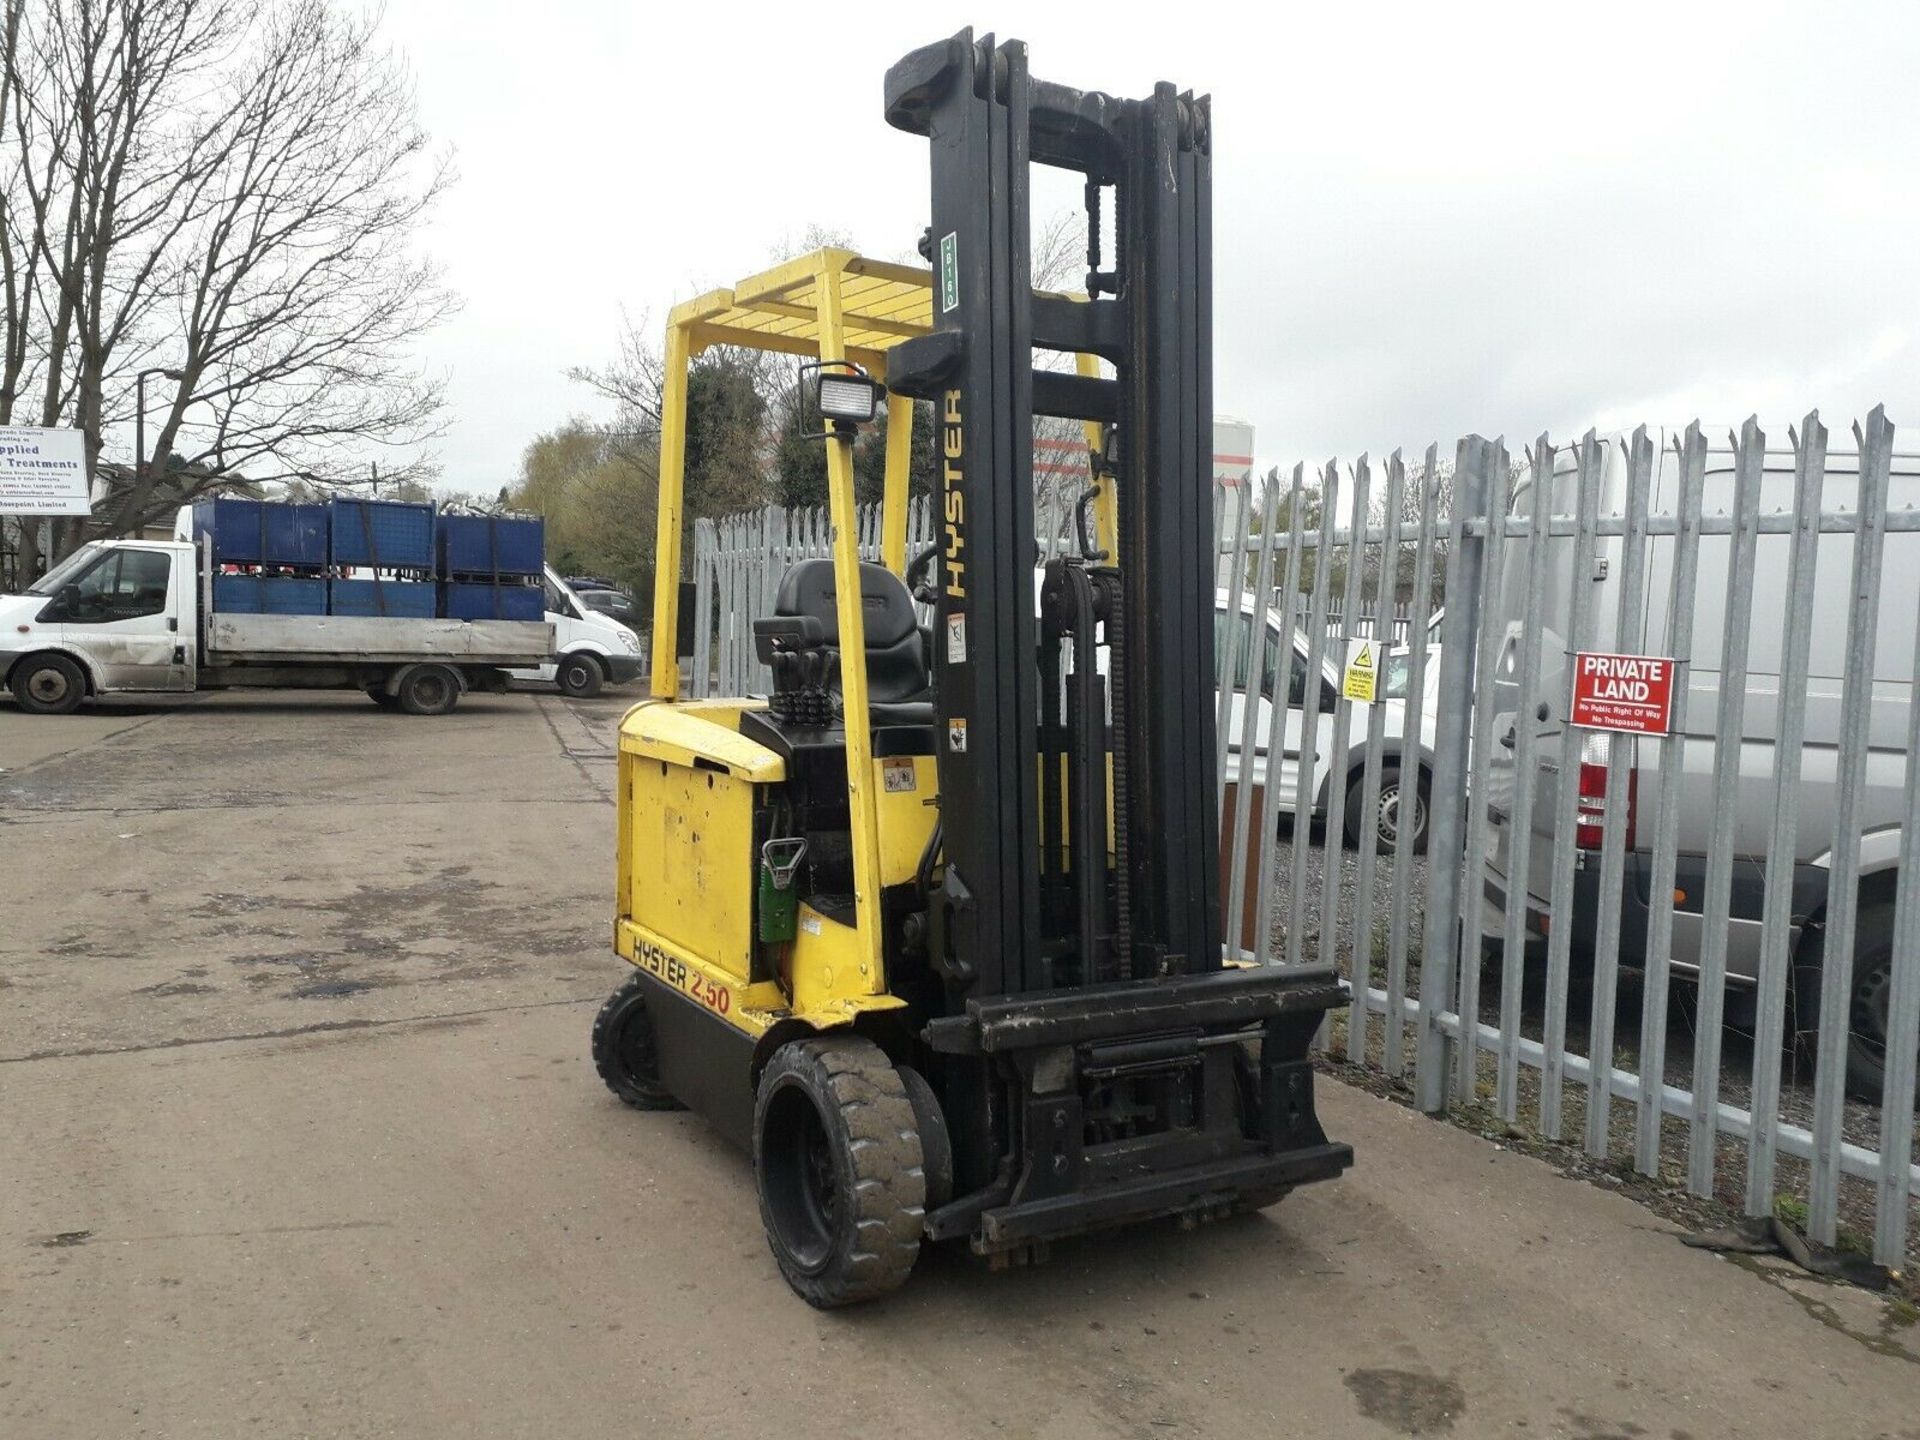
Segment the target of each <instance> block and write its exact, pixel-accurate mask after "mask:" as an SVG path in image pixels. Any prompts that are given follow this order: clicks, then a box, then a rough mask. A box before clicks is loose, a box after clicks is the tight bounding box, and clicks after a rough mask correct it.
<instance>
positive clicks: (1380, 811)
mask: <svg viewBox="0 0 1920 1440" xmlns="http://www.w3.org/2000/svg"><path fill="white" fill-rule="evenodd" d="M1418 774H1419V783H1418V784H1417V785H1415V786H1413V787H1412V788H1411V789H1408V788H1407V787H1404V786H1402V785H1401V783H1400V767H1399V766H1397V765H1382V766H1381V767H1380V804H1379V805H1378V807H1376V809H1375V810H1374V813H1373V816H1372V820H1373V823H1372V824H1371V825H1368V823H1367V819H1368V817H1367V816H1365V815H1363V814H1362V813H1361V810H1362V808H1363V806H1364V805H1365V804H1366V798H1367V796H1366V788H1367V787H1366V777H1365V776H1364V775H1361V776H1358V777H1356V778H1355V779H1354V782H1353V788H1352V789H1351V790H1349V791H1347V820H1346V831H1347V843H1348V844H1349V845H1351V846H1353V848H1354V849H1356V850H1358V849H1359V848H1360V837H1361V835H1362V834H1364V833H1365V832H1366V831H1367V830H1369V829H1371V830H1372V831H1373V834H1374V843H1375V844H1376V845H1377V846H1378V847H1379V849H1380V852H1381V853H1382V854H1386V855H1391V854H1392V853H1393V851H1394V848H1395V847H1396V846H1397V845H1398V844H1399V836H1400V827H1401V826H1402V825H1408V826H1410V827H1411V828H1410V829H1409V830H1408V832H1407V846H1408V848H1409V849H1410V850H1411V851H1412V853H1413V854H1415V855H1424V854H1425V853H1426V850H1427V811H1428V805H1427V800H1428V790H1429V786H1428V782H1427V772H1426V771H1425V770H1424V769H1422V770H1420V771H1419V772H1418Z"/></svg>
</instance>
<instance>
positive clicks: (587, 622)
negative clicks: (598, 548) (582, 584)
mask: <svg viewBox="0 0 1920 1440" xmlns="http://www.w3.org/2000/svg"><path fill="white" fill-rule="evenodd" d="M546 587H547V623H548V624H550V625H552V626H553V658H552V659H550V660H548V661H547V663H546V664H544V665H541V666H538V667H537V668H534V669H531V670H512V671H509V672H508V673H509V674H511V675H512V676H513V678H514V679H516V680H521V681H528V682H532V683H534V684H546V685H557V686H558V687H559V688H560V693H561V694H562V695H565V696H566V697H568V698H569V699H572V700H590V699H592V698H593V697H594V696H595V695H598V694H599V693H600V690H601V687H602V686H605V685H625V684H627V683H628V682H630V681H632V680H635V679H638V678H639V676H640V672H641V671H642V670H643V669H644V668H645V661H644V659H643V657H642V653H641V645H640V637H639V636H638V635H636V634H635V633H634V632H633V630H632V629H630V628H629V627H628V626H625V625H622V624H621V623H620V622H619V621H618V620H616V619H614V618H613V617H612V616H611V615H604V614H602V613H601V612H600V611H598V610H594V609H590V608H589V607H588V606H586V605H585V604H583V603H582V602H581V600H580V597H579V596H578V595H576V594H574V593H573V590H572V588H571V587H570V586H569V585H568V584H567V582H566V581H565V580H563V579H561V578H560V576H559V575H557V574H556V573H554V569H553V567H552V566H551V565H549V566H547V567H546Z"/></svg>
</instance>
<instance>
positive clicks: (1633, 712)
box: [1572, 651, 1673, 735]
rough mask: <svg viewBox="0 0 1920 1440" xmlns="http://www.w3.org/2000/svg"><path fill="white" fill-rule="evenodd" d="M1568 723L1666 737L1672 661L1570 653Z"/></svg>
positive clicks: (1670, 725) (1669, 722) (1670, 713)
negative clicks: (1571, 702)
mask: <svg viewBox="0 0 1920 1440" xmlns="http://www.w3.org/2000/svg"><path fill="white" fill-rule="evenodd" d="M1572 717H1573V723H1574V724H1575V725H1581V726H1584V727H1585V728H1587V729H1589V730H1624V731H1626V732H1627V733H1628V734H1632V735H1665V734H1666V733H1667V732H1668V731H1669V730H1671V729H1672V728H1673V661H1672V660H1669V659H1666V658H1665V657H1663V656H1659V655H1604V654H1596V653H1593V652H1588V651H1582V652H1581V653H1579V654H1577V655H1575V656H1574V657H1573V708H1572Z"/></svg>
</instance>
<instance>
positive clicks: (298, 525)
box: [193, 495, 327, 570]
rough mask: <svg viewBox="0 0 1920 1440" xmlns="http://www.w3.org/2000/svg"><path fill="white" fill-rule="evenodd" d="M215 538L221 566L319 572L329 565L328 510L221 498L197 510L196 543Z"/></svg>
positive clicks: (217, 561) (204, 502)
mask: <svg viewBox="0 0 1920 1440" xmlns="http://www.w3.org/2000/svg"><path fill="white" fill-rule="evenodd" d="M203 536H210V537H211V538H212V540H213V562H214V564H216V565H247V566H253V565H264V566H271V567H275V568H278V569H288V570H320V569H322V568H323V567H325V565H326V563H327V507H326V506H325V505H302V504H279V503H268V502H266V501H263V500H241V499H236V498H233V497H230V496H225V495H221V496H216V497H214V498H213V499H211V500H199V501H195V502H194V506H193V538H194V539H195V540H199V539H201V538H202V537H203Z"/></svg>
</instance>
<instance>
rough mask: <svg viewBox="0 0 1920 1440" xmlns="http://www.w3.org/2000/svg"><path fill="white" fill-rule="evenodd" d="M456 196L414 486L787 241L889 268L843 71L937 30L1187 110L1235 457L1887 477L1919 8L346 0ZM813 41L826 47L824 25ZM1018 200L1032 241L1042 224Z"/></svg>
mask: <svg viewBox="0 0 1920 1440" xmlns="http://www.w3.org/2000/svg"><path fill="white" fill-rule="evenodd" d="M386 13H387V26H388V32H389V34H390V36H391V38H392V39H393V41H394V42H395V43H396V44H397V45H398V46H399V47H400V48H401V49H402V50H404V52H405V53H406V55H407V56H408V58H409V60H410V63H411V65H412V68H413V70H414V72H415V74H416V76H417V79H418V84H419V96H420V108H421V112H422V119H423V120H424V122H425V123H426V125H427V126H428V127H429V128H430V129H431V130H432V132H433V133H434V135H435V136H436V138H437V139H438V140H440V141H441V142H443V143H445V144H448V145H450V146H452V147H453V150H454V152H455V156H456V160H457V165H458V169H459V171H460V174H461V180H460V182H459V184H458V185H457V186H456V187H455V189H454V190H453V192H452V194H451V196H450V197H449V199H448V200H447V202H446V204H445V206H444V208H443V209H442V210H441V211H440V213H439V215H438V218H437V220H436V222H435V223H434V225H433V227H432V229H431V231H430V232H429V233H428V235H427V236H426V237H425V243H426V246H427V248H428V249H429V251H430V252H431V253H432V254H433V255H434V256H435V257H436V258H438V259H439V260H440V261H441V262H442V263H443V264H444V266H445V267H446V270H447V275H448V279H449V280H450V282H451V283H452V284H453V286H454V287H455V288H456V289H457V290H458V291H459V293H460V294H461V296H462V297H463V299H464V302H465V308H464V310H463V311H462V313H461V314H460V315H459V317H458V318H456V319H455V320H454V321H452V322H451V323H450V324H448V325H447V326H446V327H445V328H444V329H442V330H440V331H439V332H437V333H436V334H435V335H434V336H433V337H431V339H430V340H428V341H427V342H426V343H425V345H424V347H423V350H424V354H425V356H426V359H427V362H428V363H429V364H430V365H431V366H432V367H434V368H435V369H437V370H441V371H444V372H445V373H446V374H447V375H448V377H449V379H450V382H451V395H452V416H451V428H450V430H449V433H448V434H447V436H446V438H445V439H444V441H442V442H441V443H440V446H439V452H440V457H441V460H442V462H443V465H444V467H445V475H444V481H445V483H446V484H448V485H450V486H454V487H458V488H461V489H492V488H495V487H497V486H498V485H499V484H501V483H503V482H505V481H507V480H509V479H511V478H512V477H513V475H514V474H515V473H516V472H517V469H518V465H519V460H520V454H521V451H522V450H523V448H524V447H525V446H526V444H527V442H528V441H530V440H531V439H532V438H533V437H534V436H535V435H537V434H539V433H540V432H541V431H543V430H545V429H549V428H551V427H553V426H555V425H557V424H559V423H560V422H562V421H564V420H565V419H566V417H567V416H568V415H569V414H571V413H583V414H596V413H598V411H597V410H596V407H595V405H594V403H593V400H592V397H591V396H590V395H589V394H588V393H587V392H586V391H585V390H584V389H583V388H582V387H580V386H578V385H576V384H573V383H571V382H569V381H568V380H567V379H566V377H565V374H564V371H565V370H566V368H567V367H568V366H569V365H576V364H595V363H600V362H602V361H605V360H606V359H608V358H610V357H611V355H612V354H613V352H614V349H615V346H616V343H617V339H618V335H619V330H620V325H621V317H622V315H623V313H624V314H626V315H629V316H632V317H634V318H636V319H644V320H645V321H646V322H647V324H648V325H649V326H650V327H657V326H658V325H660V324H661V323H662V322H663V321H664V319H665V316H666V312H667V310H668V308H669V307H670V306H671V305H672V304H674V303H675V302H676V301H678V300H681V299H684V298H686V297H687V296H689V295H692V294H695V293H697V292H698V291H700V290H703V289H707V288H710V287H712V286H715V285H723V284H727V283H730V282H731V281H732V280H735V279H737V278H739V277H740V276H743V275H746V274H749V273H751V272H753V271H755V270H757V269H760V268H762V267H763V266H764V264H765V263H766V261H767V257H768V255H769V253H770V252H771V251H772V250H774V249H775V248H776V247H777V246H778V245H779V244H780V243H781V242H782V241H783V240H785V239H788V238H790V237H793V236H796V235H799V234H800V233H802V232H803V231H805V230H806V229H807V227H808V226H809V225H814V224H818V225H821V226H825V227H828V228H831V229H838V230H844V231H846V232H848V233H850V234H851V235H852V237H853V239H854V241H855V243H856V245H858V246H859V247H860V248H861V249H863V250H866V251H869V252H871V253H875V254H881V255H888V256H893V255H899V254H901V253H902V252H903V251H906V250H907V249H909V248H910V247H911V246H912V244H913V241H914V239H915V238H916V237H917V236H918V234H919V232H920V229H921V227H922V226H924V225H925V224H926V223H927V210H928V202H927V154H926V146H925V143H924V142H923V141H920V140H916V139H914V138H913V137H911V136H908V135H904V134H902V133H900V132H898V131H895V130H892V129H890V128H888V126H887V125H886V123H885V120H884V119H883V118H882V115H881V79H882V76H883V74H884V72H885V70H886V67H887V66H888V65H889V64H890V63H891V62H892V61H894V60H895V59H897V58H898V57H899V56H900V55H901V54H903V53H905V52H906V51H907V50H909V49H912V48H914V47H915V46H917V45H920V44H923V43H925V42H927V41H930V40H934V39H938V38H941V37H942V36H944V35H946V34H950V33H952V32H953V31H954V30H957V29H958V28H960V26H961V25H962V24H966V23H971V24H972V25H973V26H974V27H975V29H976V31H977V32H984V31H986V30H988V29H992V30H994V31H995V32H996V33H997V34H998V35H1000V36H1001V37H1002V38H1005V37H1008V36H1018V37H1019V38H1021V39H1024V40H1025V41H1027V42H1028V46H1029V54H1030V57H1031V61H1032V66H1033V71H1034V73H1035V74H1036V75H1039V76H1041V77H1044V78H1046V79H1050V80H1056V81H1060V82H1062V83H1065V84H1071V85H1076V86H1079V87H1082V88H1089V89H1103V90H1107V91H1109V92H1111V93H1113V94H1117V95H1123V96H1129V97H1132V96H1137V95H1141V94H1144V93H1146V92H1147V91H1148V89H1149V88H1150V87H1151V85H1152V83H1153V82H1154V81H1156V80H1160V79H1167V80H1172V81H1175V82H1176V83H1178V84H1179V85H1180V86H1181V87H1183V88H1185V87H1189V86H1191V87H1192V88H1194V89H1196V90H1203V91H1208V92H1211V94H1212V95H1213V103H1214V112H1213V113H1214V137H1215V138H1214V204H1215V212H1214V244H1215V247H1216V251H1215V291H1214V304H1215V334H1216V341H1217V346H1218V349H1217V352H1216V355H1215V387H1216V399H1217V403H1218V409H1219V410H1220V411H1221V412H1223V413H1229V414H1234V415H1238V416H1241V417H1244V418H1246V419H1249V420H1251V421H1252V422H1253V423H1254V426H1255V452H1256V459H1257V463H1258V464H1259V466H1260V467H1261V468H1262V469H1264V468H1265V467H1267V466H1269V465H1274V464H1291V463H1292V462H1293V461H1294V460H1295V459H1300V458H1309V459H1311V458H1316V457H1318V458H1324V457H1326V456H1329V455H1333V454H1339V455H1343V456H1350V455H1352V454H1354V453H1356V452H1358V451H1359V450H1361V449H1363V448H1364V449H1371V450H1373V451H1374V452H1375V453H1376V454H1377V453H1380V452H1382V451H1385V450H1387V449H1390V448H1392V447H1393V446H1395V445H1402V446H1405V447H1407V448H1408V449H1410V450H1412V449H1416V448H1419V447H1422V446H1424V444H1425V443H1426V442H1427V441H1428V440H1432V439H1438V440H1440V441H1441V442H1442V443H1443V445H1450V444H1451V442H1452V441H1453V440H1454V439H1455V438H1456V437H1458V436H1459V435H1460V434H1462V433H1465V432H1467V431H1470V430H1478V431H1481V432H1483V433H1487V434H1494V433H1504V434H1507V435H1508V436H1510V437H1526V436H1531V435H1533V434H1536V433H1538V432H1539V431H1540V430H1542V429H1550V430H1552V431H1553V433H1554V434H1555V436H1556V438H1560V437H1566V438H1572V437H1573V436H1574V435H1575V434H1576V433H1577V432H1578V431H1579V430H1580V429H1583V428H1584V427H1586V426H1587V425H1589V424H1599V425H1601V426H1603V427H1605V426H1612V425H1626V424H1631V423H1634V422H1636V421H1639V420H1643V419H1644V420H1646V421H1648V422H1650V423H1655V424H1660V423H1682V422H1684V421H1686V420H1687V419H1690V418H1692V417H1693V416H1695V415H1696V414H1698V415H1701V416H1702V417H1704V418H1705V419H1707V420H1708V421H1709V422H1710V423H1712V424H1715V425H1724V424H1726V423H1728V422H1730V421H1733V420H1736V419H1738V418H1739V417H1740V416H1743V415H1744V414H1746V413H1747V412H1749V411H1752V410H1758V411H1759V412H1760V413H1761V415H1762V418H1763V420H1766V421H1768V422H1769V423H1770V424H1771V425H1773V426H1774V427H1776V428H1777V431H1778V433H1779V434H1780V435H1781V437H1782V439H1783V441H1784V435H1785V427H1786V423H1787V422H1788V421H1789V420H1793V419H1797V418H1798V417H1799V415H1800V414H1801V413H1802V412H1804V411H1805V410H1806V409H1808V408H1810V407H1812V406H1816V405H1817V406H1819V407H1820V408H1821V410H1822V412H1823V414H1824V415H1825V417H1826V419H1827V421H1828V423H1829V425H1830V426H1831V427H1832V428H1833V430H1834V432H1835V441H1836V443H1839V441H1840V440H1841V438H1842V437H1843V436H1844V434H1845V426H1846V424H1847V423H1848V422H1849V421H1850V420H1851V418H1852V417H1853V416H1855V415H1856V414H1862V413H1864V412H1865V410H1866V409H1867V408H1868V407H1869V406H1870V405H1872V404H1873V403H1875V402H1876V401H1884V402H1885V403H1886V405H1887V407H1888V412H1889V414H1890V415H1891V416H1892V418H1893V419H1894V420H1895V421H1896V423H1898V422H1902V421H1904V422H1906V423H1907V424H1908V426H1910V427H1911V428H1909V429H1907V430H1906V431H1905V432H1904V434H1903V436H1902V439H1903V441H1904V442H1905V443H1903V446H1902V448H1920V98H1917V93H1920V82H1917V78H1916V77H1920V5H1913V4H1898V3H1886V4H1882V5H1859V6H1841V5H1831V4H1826V5H1819V6H1813V5H1807V4H1804V3H1801V4H1792V5H1777V6H1776V5H1767V4H1756V3H1744V4H1739V5H1731V4H1729V5H1725V6H1710V5H1697V4H1692V3H1687V0H1667V3H1664V4H1657V5H1644V6H1643V5H1638V4H1626V3H1619V0H1612V3H1608V4H1605V5H1583V6H1569V5H1557V4H1543V3H1539V0H1533V3H1527V4H1517V5H1492V4H1480V3H1474V0H1460V3H1454V4H1435V3H1432V0H1427V3H1423V4H1405V5H1400V4H1395V5H1365V4H1346V5H1338V6H1330V5H1302V4H1291V3H1289V4H1279V5H1255V4H1247V3H1241V4H1234V5H1215V4H1212V3H1208V0H1183V3H1180V4H1177V5H1165V4H1161V5H1150V6H1134V5H1130V4H1125V3H1121V4H1105V5H1100V6H1088V5H1086V4H1084V3H1075V4H1036V3H1024V4H1021V5H1017V6H1014V5H1007V4H1004V3H1001V4H991V3H979V4H975V5H972V6H964V7H946V6H930V5H903V6H872V5H859V6H855V5H847V6H840V7H836V6H831V5H804V6H802V5H793V4H783V5H777V6H748V5H734V4H705V5H701V4H672V5H661V4H657V3H642V4H635V3H633V0H543V3H540V4H537V5H531V6H530V5H528V4H527V3H525V0H513V3H506V0H459V3H453V0H387V12H386ZM836 16H839V17H841V18H840V20H839V21H838V22H836V18H835V17H836ZM1077 193H1078V192H1077V187H1074V188H1065V187H1063V186H1062V185H1060V184H1059V183H1058V182H1057V181H1056V182H1055V183H1054V184H1052V185H1051V186H1049V187H1048V188H1046V189H1045V190H1043V191H1038V192H1037V193H1036V202H1035V203H1036V209H1043V208H1046V207H1048V206H1060V205H1065V204H1068V203H1072V202H1073V201H1074V200H1076V199H1077Z"/></svg>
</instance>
